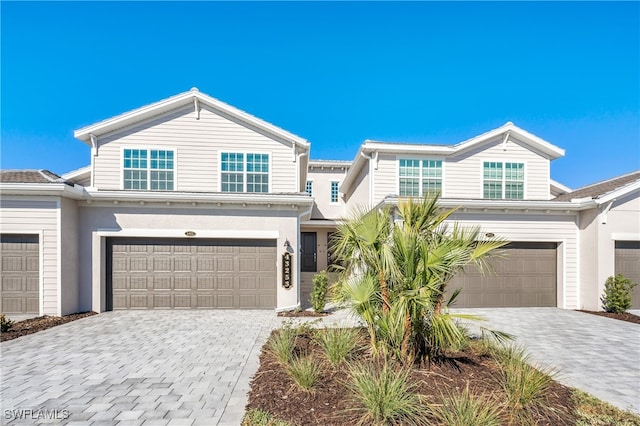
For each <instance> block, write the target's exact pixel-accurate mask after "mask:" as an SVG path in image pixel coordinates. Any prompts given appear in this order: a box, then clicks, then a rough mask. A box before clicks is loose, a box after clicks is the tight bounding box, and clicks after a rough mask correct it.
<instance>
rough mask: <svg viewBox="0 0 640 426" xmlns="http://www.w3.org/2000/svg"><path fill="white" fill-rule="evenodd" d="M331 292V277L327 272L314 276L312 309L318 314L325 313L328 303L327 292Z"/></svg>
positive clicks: (311, 299) (310, 300) (311, 298)
mask: <svg viewBox="0 0 640 426" xmlns="http://www.w3.org/2000/svg"><path fill="white" fill-rule="evenodd" d="M328 290H329V277H327V272H326V271H321V272H320V273H318V274H315V275H314V276H313V290H312V291H311V297H310V299H309V302H311V307H312V308H313V310H314V311H316V312H322V311H324V305H325V304H326V303H327V292H328Z"/></svg>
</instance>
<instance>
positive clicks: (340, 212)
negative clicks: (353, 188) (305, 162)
mask: <svg viewBox="0 0 640 426" xmlns="http://www.w3.org/2000/svg"><path fill="white" fill-rule="evenodd" d="M345 173H346V172H345V171H344V170H339V169H337V168H333V170H332V168H331V167H327V168H324V169H320V168H318V167H314V168H313V169H311V170H309V172H308V174H307V180H310V181H313V199H314V201H315V205H314V207H313V212H312V214H311V218H312V219H339V218H342V217H343V216H344V214H345V209H346V204H345V201H344V199H343V197H340V196H338V202H337V203H332V202H331V182H339V184H340V183H342V181H343V180H344V176H345Z"/></svg>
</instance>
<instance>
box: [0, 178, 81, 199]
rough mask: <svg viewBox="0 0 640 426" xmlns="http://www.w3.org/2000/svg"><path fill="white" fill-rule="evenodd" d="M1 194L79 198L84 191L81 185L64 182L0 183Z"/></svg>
mask: <svg viewBox="0 0 640 426" xmlns="http://www.w3.org/2000/svg"><path fill="white" fill-rule="evenodd" d="M0 194H1V195H58V196H61V197H67V198H72V199H74V200H81V199H83V198H84V195H85V191H84V189H83V188H82V187H75V186H70V185H67V184H65V183H12V182H11V183H10V182H2V183H0Z"/></svg>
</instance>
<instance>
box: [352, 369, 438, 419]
mask: <svg viewBox="0 0 640 426" xmlns="http://www.w3.org/2000/svg"><path fill="white" fill-rule="evenodd" d="M410 373H411V370H410V369H408V368H404V369H399V368H393V367H391V366H390V365H389V363H388V362H384V363H383V364H382V365H376V364H366V365H364V364H354V365H351V366H350V367H349V378H350V381H349V382H347V387H348V388H349V389H350V390H351V392H352V393H353V395H354V398H355V400H356V402H357V403H358V405H359V407H358V408H356V411H357V412H358V413H359V414H360V415H361V416H360V421H359V424H361V425H372V424H373V425H389V424H402V425H411V426H414V425H423V424H427V419H426V416H427V414H428V412H427V409H426V406H425V405H423V404H422V402H421V401H420V397H419V396H418V395H417V393H416V387H417V386H416V385H415V384H411V383H410V381H409V374H410Z"/></svg>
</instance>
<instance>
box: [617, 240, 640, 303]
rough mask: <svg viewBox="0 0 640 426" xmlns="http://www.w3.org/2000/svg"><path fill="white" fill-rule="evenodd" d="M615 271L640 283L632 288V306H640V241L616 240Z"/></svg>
mask: <svg viewBox="0 0 640 426" xmlns="http://www.w3.org/2000/svg"><path fill="white" fill-rule="evenodd" d="M615 273H616V274H622V275H624V276H625V278H628V279H630V280H631V281H633V282H634V283H637V284H638V285H637V286H636V287H635V288H634V289H633V290H631V307H632V308H635V309H638V308H640V241H616V243H615Z"/></svg>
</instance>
